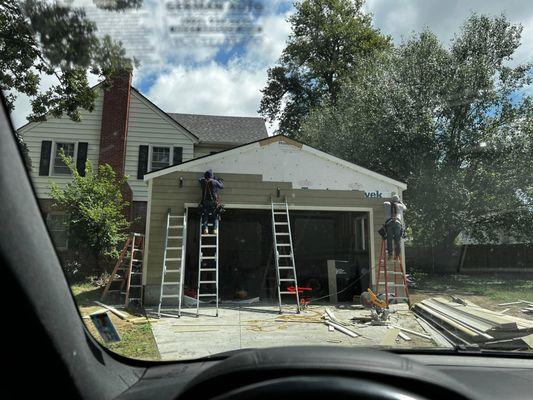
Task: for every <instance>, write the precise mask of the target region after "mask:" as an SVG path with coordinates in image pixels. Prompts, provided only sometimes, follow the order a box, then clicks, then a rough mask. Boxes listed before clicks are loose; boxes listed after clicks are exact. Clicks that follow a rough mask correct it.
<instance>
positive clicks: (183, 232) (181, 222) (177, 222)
mask: <svg viewBox="0 0 533 400" xmlns="http://www.w3.org/2000/svg"><path fill="white" fill-rule="evenodd" d="M187 216H188V209H187V208H185V212H184V213H183V215H172V213H171V210H170V208H169V209H168V210H167V221H166V226H165V241H164V248H163V269H162V271H161V287H160V291H159V305H158V306H157V316H158V317H159V318H161V315H163V316H169V317H176V315H174V314H167V313H161V311H162V310H163V311H166V310H171V311H175V307H174V308H165V309H163V308H162V304H163V301H164V300H165V299H178V315H177V317H178V318H179V317H181V302H182V299H183V280H184V279H185V252H186V247H187Z"/></svg>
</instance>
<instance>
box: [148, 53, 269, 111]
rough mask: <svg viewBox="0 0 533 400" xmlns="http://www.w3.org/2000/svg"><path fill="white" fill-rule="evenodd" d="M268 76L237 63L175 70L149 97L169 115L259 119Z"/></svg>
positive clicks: (153, 87) (155, 84) (150, 92)
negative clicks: (262, 91)
mask: <svg viewBox="0 0 533 400" xmlns="http://www.w3.org/2000/svg"><path fill="white" fill-rule="evenodd" d="M265 80H266V75H265V73H264V71H262V70H255V69H247V68H246V66H243V65H242V64H238V63H230V64H229V65H228V66H223V65H220V64H217V63H215V62H212V63H209V64H207V65H204V66H202V67H199V68H185V67H182V66H178V67H174V68H172V69H171V70H170V71H168V72H167V73H165V74H162V75H160V76H159V77H158V79H157V81H156V82H155V83H154V85H153V86H152V87H151V88H150V90H149V91H148V93H146V95H147V96H148V97H149V98H150V99H151V100H152V101H153V102H154V103H156V104H157V105H158V106H159V107H161V108H162V109H163V110H165V111H167V112H183V113H199V114H215V115H239V116H257V109H258V107H259V101H260V96H259V95H260V92H259V91H260V89H262V88H263V86H264V84H265Z"/></svg>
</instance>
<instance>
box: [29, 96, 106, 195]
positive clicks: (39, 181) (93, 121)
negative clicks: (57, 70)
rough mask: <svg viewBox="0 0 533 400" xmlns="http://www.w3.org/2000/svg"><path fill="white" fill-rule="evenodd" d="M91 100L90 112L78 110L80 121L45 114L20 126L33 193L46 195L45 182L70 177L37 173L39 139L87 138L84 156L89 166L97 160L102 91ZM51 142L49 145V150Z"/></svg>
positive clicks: (64, 139)
mask: <svg viewBox="0 0 533 400" xmlns="http://www.w3.org/2000/svg"><path fill="white" fill-rule="evenodd" d="M97 90H99V96H98V97H97V98H96V100H95V104H94V110H93V112H91V113H90V112H88V111H86V110H81V122H74V121H72V120H70V119H69V118H68V117H67V116H63V117H62V118H53V117H49V118H48V120H47V121H43V122H35V123H31V124H28V125H26V126H24V127H22V128H21V129H20V131H19V132H20V134H21V135H22V138H23V139H24V142H25V143H26V145H27V146H28V150H29V156H30V159H31V163H32V168H31V174H30V175H31V178H32V181H33V185H34V187H35V191H36V193H37V197H38V198H41V199H47V198H50V189H49V182H51V181H54V182H57V183H58V184H59V185H60V186H63V185H65V184H66V183H67V182H69V181H70V180H71V179H72V178H71V177H70V175H64V176H54V175H50V176H39V162H40V158H41V143H42V141H43V140H51V141H53V142H60V143H63V142H67V143H73V142H74V143H76V142H87V143H88V148H87V160H89V161H90V162H91V163H92V164H93V166H96V165H97V164H98V155H99V151H100V128H101V126H102V102H103V95H102V91H101V90H100V89H97ZM53 151H54V146H52V152H53ZM53 158H54V153H52V154H51V159H50V164H51V165H52V164H53Z"/></svg>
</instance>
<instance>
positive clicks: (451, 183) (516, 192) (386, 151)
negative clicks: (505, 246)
mask: <svg viewBox="0 0 533 400" xmlns="http://www.w3.org/2000/svg"><path fill="white" fill-rule="evenodd" d="M520 37H521V27H520V26H516V25H512V24H511V23H510V22H509V21H508V20H507V19H506V18H505V17H504V16H499V17H494V18H491V17H487V16H482V15H476V14H473V15H472V16H471V17H470V18H468V20H467V21H466V23H465V24H464V25H463V27H462V29H461V32H460V33H459V34H458V35H457V36H456V37H455V39H454V40H453V41H452V43H451V45H450V47H449V48H446V47H444V46H443V45H442V44H441V43H440V42H439V41H438V39H437V38H436V37H435V35H434V34H432V33H431V32H429V31H424V32H422V33H420V34H419V35H416V36H414V37H412V38H411V39H409V40H408V41H407V42H405V43H404V44H403V45H401V46H400V47H399V48H397V49H395V51H394V52H392V54H390V55H381V56H380V57H373V58H372V59H369V60H367V62H366V64H365V67H364V68H362V69H361V70H360V71H359V73H358V74H357V75H356V76H354V77H352V79H351V82H350V83H349V84H347V85H345V86H344V87H343V89H342V90H341V93H340V94H339V98H338V100H337V101H336V102H335V103H333V102H328V103H327V104H324V105H322V106H319V107H317V108H315V109H314V110H313V111H312V112H311V113H310V115H309V117H308V118H307V119H306V121H305V122H304V124H303V125H302V130H301V133H300V135H299V138H300V139H302V140H304V141H307V142H310V143H312V144H315V145H316V146H318V147H320V148H322V149H324V150H325V151H328V152H331V153H333V154H336V155H338V156H340V157H342V158H344V159H347V160H349V161H352V162H355V163H357V164H359V165H362V166H364V167H367V168H369V169H372V170H375V171H378V172H381V173H383V174H385V175H387V176H390V177H393V178H396V179H399V180H402V181H404V182H406V183H407V184H408V189H407V191H406V200H407V202H408V207H409V212H408V213H407V221H408V223H409V224H410V225H411V227H412V228H413V229H412V230H413V235H414V239H415V242H416V243H419V244H424V245H435V246H440V247H449V246H450V245H452V244H453V242H454V240H455V239H456V238H457V236H458V234H459V233H460V232H465V233H468V234H469V235H471V236H473V237H474V238H477V239H480V240H496V239H497V234H498V233H507V234H509V235H511V236H513V237H515V238H517V239H524V238H525V239H528V240H532V239H533V232H532V231H531V226H530V225H531V220H533V193H532V188H533V174H532V173H531V160H532V159H533V157H532V156H533V147H532V139H533V130H532V115H533V104H532V98H531V96H529V95H527V93H525V92H524V89H525V88H526V87H527V86H528V85H530V84H531V78H532V73H531V72H532V69H531V65H517V66H514V67H510V66H509V62H508V61H510V60H511V58H512V56H513V53H514V52H515V51H516V49H517V48H518V47H519V45H520Z"/></svg>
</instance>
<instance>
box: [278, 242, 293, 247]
mask: <svg viewBox="0 0 533 400" xmlns="http://www.w3.org/2000/svg"><path fill="white" fill-rule="evenodd" d="M290 245H291V244H290V243H278V244H277V245H276V246H283V247H287V246H289V247H290Z"/></svg>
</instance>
